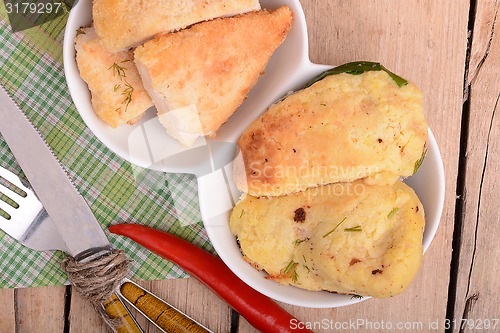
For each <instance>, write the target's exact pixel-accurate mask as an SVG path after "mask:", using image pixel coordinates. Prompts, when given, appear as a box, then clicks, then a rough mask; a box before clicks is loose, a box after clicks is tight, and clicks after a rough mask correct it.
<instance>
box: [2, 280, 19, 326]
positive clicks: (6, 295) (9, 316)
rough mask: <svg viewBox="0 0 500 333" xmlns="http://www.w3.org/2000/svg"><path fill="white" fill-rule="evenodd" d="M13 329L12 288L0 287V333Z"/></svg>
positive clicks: (14, 319) (14, 324)
mask: <svg viewBox="0 0 500 333" xmlns="http://www.w3.org/2000/svg"><path fill="white" fill-rule="evenodd" d="M15 331H16V317H15V308H14V289H0V333H11V332H15Z"/></svg>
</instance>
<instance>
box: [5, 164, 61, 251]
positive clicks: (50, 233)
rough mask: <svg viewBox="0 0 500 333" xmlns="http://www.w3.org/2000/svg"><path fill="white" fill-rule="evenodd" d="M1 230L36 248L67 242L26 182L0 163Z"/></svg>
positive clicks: (43, 248)
mask: <svg viewBox="0 0 500 333" xmlns="http://www.w3.org/2000/svg"><path fill="white" fill-rule="evenodd" d="M0 178H3V179H1V180H0V195H2V194H3V195H2V196H1V198H0V199H1V200H0V209H1V210H2V211H3V212H0V213H2V214H0V215H2V216H1V217H0V229H2V230H3V231H5V232H6V233H7V234H8V235H10V236H11V237H12V238H14V239H16V240H17V241H19V242H20V243H21V244H23V245H24V246H27V247H29V248H31V249H34V250H38V251H45V250H62V251H66V245H65V243H64V241H63V240H62V238H61V236H60V235H59V232H58V231H57V229H56V227H55V226H54V225H53V224H52V221H51V220H50V218H49V216H48V214H47V212H46V211H45V209H44V208H43V205H42V203H41V202H40V201H39V200H38V198H37V197H36V195H35V192H33V190H32V189H31V188H30V186H29V184H28V183H26V182H24V181H23V180H21V179H20V178H19V177H17V176H16V175H15V174H13V173H12V172H10V171H9V170H7V169H5V168H3V167H1V166H0Z"/></svg>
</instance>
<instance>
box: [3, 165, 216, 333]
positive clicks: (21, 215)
mask: <svg viewBox="0 0 500 333" xmlns="http://www.w3.org/2000/svg"><path fill="white" fill-rule="evenodd" d="M0 229H2V230H3V231H5V232H6V233H7V234H8V235H10V236H11V237H13V238H14V239H16V240H17V241H19V242H20V243H21V244H23V245H25V246H27V247H29V248H31V249H34V250H38V251H46V250H62V251H65V252H67V251H66V245H65V243H64V241H63V240H62V238H61V236H60V234H59V232H58V231H57V229H56V227H55V225H54V224H53V223H52V221H51V220H50V217H49V216H48V214H47V212H46V211H45V209H44V208H43V205H42V203H41V202H40V201H39V200H38V198H37V196H36V194H35V192H34V191H33V190H32V189H31V187H30V185H29V184H28V183H27V182H25V181H23V180H22V179H20V178H19V177H18V176H16V175H15V174H13V173H12V172H10V171H8V170H7V169H5V168H3V167H1V166H0ZM124 283H129V284H133V285H135V287H136V289H140V290H142V291H143V292H145V293H147V294H149V295H151V296H152V297H153V298H156V299H157V300H158V301H159V302H157V303H155V304H156V305H158V304H163V305H161V306H163V307H164V309H167V308H171V309H172V310H173V311H175V312H176V313H178V314H179V315H180V316H181V317H185V318H186V319H185V320H188V321H192V322H194V323H196V325H192V326H190V328H188V327H187V326H186V327H184V328H182V330H181V331H182V332H211V331H210V330H209V329H207V328H206V327H204V326H203V325H202V324H200V323H199V322H197V321H195V320H194V319H192V318H191V317H189V316H187V315H186V314H184V313H183V312H181V311H180V310H179V309H177V308H176V307H174V306H173V305H171V304H169V303H167V302H165V301H164V300H162V299H160V298H159V297H158V296H156V295H155V294H153V293H151V292H150V291H148V290H146V289H144V288H143V287H141V286H139V285H138V284H136V283H135V282H133V281H131V280H129V279H125V280H124ZM117 295H118V296H119V298H120V300H122V301H125V302H127V304H129V306H131V307H133V308H134V309H135V310H137V311H138V312H139V313H140V314H141V315H143V316H144V317H146V318H147V319H148V320H149V321H150V322H151V323H153V324H154V325H155V326H156V327H157V328H158V329H159V330H160V331H161V332H166V329H165V327H162V326H161V325H160V324H158V323H157V322H156V321H155V320H154V319H153V318H151V317H150V316H149V315H148V314H147V313H146V312H145V311H144V309H142V308H139V307H138V306H137V305H136V304H134V303H133V302H132V301H131V299H130V295H128V296H127V295H124V294H123V293H122V291H121V288H120V290H118V291H117ZM125 310H126V311H127V312H128V313H129V315H130V318H131V319H132V320H133V321H134V323H135V324H136V326H137V328H138V329H139V330H141V328H140V327H139V325H138V323H137V322H136V320H135V318H134V317H133V316H132V315H131V314H130V311H129V309H128V308H126V307H125ZM184 323H186V321H185V322H184ZM177 327H179V326H177ZM179 329H180V328H179ZM141 332H142V330H141Z"/></svg>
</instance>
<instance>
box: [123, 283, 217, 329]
mask: <svg viewBox="0 0 500 333" xmlns="http://www.w3.org/2000/svg"><path fill="white" fill-rule="evenodd" d="M120 293H121V295H122V296H123V297H125V298H126V299H127V300H128V301H129V302H131V303H132V304H133V305H134V307H136V308H137V309H138V310H139V311H141V312H142V313H143V314H144V315H145V316H147V317H148V318H149V319H150V320H152V321H153V322H154V323H156V325H158V326H159V327H161V328H162V329H164V330H165V331H166V332H169V333H206V332H209V331H208V330H207V329H205V328H204V327H203V326H201V325H200V324H198V323H197V322H196V321H194V320H193V319H191V318H189V317H187V316H186V315H185V314H183V313H182V312H180V311H179V310H177V309H175V308H174V307H173V306H171V305H169V304H167V303H165V302H163V301H162V300H161V299H159V298H157V297H156V296H154V295H153V294H151V293H149V292H148V291H147V290H145V289H143V288H141V287H140V286H138V285H136V284H135V283H132V282H124V283H123V284H122V286H121V288H120Z"/></svg>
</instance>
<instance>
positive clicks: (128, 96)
mask: <svg viewBox="0 0 500 333" xmlns="http://www.w3.org/2000/svg"><path fill="white" fill-rule="evenodd" d="M99 41H100V40H99V37H98V36H97V34H96V33H95V30H94V28H93V27H90V28H82V29H80V30H79V32H78V35H77V37H76V39H75V44H76V45H75V48H76V62H77V65H78V70H79V71H80V75H81V77H82V79H83V80H84V81H85V82H86V83H87V85H88V87H89V90H90V93H91V95H92V99H91V103H92V108H93V109H94V112H95V113H96V114H97V116H98V117H99V118H100V119H101V120H103V121H104V122H106V123H108V124H109V125H110V126H111V127H113V128H116V127H118V126H121V125H124V124H134V123H136V122H137V121H139V119H140V118H141V117H142V115H143V114H144V112H146V110H147V109H148V108H150V107H152V106H153V101H152V100H151V98H150V97H149V95H148V94H147V92H146V90H144V87H143V85H142V81H141V77H140V76H139V73H138V72H137V68H136V67H135V65H134V55H133V53H132V52H128V51H127V52H118V53H110V52H108V51H107V50H106V49H104V48H103V47H102V45H101V44H100V42H99Z"/></svg>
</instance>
